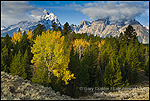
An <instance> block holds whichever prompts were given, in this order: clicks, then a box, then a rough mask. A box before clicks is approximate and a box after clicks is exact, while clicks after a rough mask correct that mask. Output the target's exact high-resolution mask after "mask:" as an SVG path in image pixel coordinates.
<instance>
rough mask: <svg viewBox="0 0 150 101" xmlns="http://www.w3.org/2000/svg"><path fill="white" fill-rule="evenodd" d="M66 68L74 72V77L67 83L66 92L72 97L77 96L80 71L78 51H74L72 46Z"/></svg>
mask: <svg viewBox="0 0 150 101" xmlns="http://www.w3.org/2000/svg"><path fill="white" fill-rule="evenodd" d="M68 69H69V70H70V71H71V72H72V73H74V75H75V77H76V79H72V80H71V81H70V82H69V84H68V85H67V94H68V95H70V96H72V97H77V96H78V93H79V92H78V91H79V88H78V86H77V85H78V84H79V83H80V81H79V78H80V75H79V74H80V72H81V64H80V60H79V58H78V53H77V52H76V53H75V52H74V48H73V46H72V49H71V52H70V62H69V64H68Z"/></svg>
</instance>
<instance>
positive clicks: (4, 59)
mask: <svg viewBox="0 0 150 101" xmlns="http://www.w3.org/2000/svg"><path fill="white" fill-rule="evenodd" d="M8 65H9V55H8V48H7V47H6V45H5V46H4V48H3V49H2V51H1V71H5V72H7V73H8V72H9V69H8Z"/></svg>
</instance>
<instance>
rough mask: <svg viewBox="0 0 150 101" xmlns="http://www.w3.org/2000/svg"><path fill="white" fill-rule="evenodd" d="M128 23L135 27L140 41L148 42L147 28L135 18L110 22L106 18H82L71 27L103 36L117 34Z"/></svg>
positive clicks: (77, 30) (81, 31) (76, 30)
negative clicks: (93, 19) (90, 19)
mask: <svg viewBox="0 0 150 101" xmlns="http://www.w3.org/2000/svg"><path fill="white" fill-rule="evenodd" d="M129 24H130V25H131V26H132V27H133V28H134V29H135V31H136V33H137V36H138V40H139V41H140V42H142V43H144V44H147V43H149V29H148V28H146V27H145V26H143V25H141V24H140V23H139V22H138V21H136V20H135V19H133V20H124V21H120V22H119V21H118V22H110V21H109V19H108V18H106V19H98V20H95V21H91V22H89V21H86V20H82V21H81V23H80V24H79V25H77V26H76V25H73V24H72V25H71V29H72V31H74V32H76V33H87V34H94V35H95V36H96V35H97V36H100V37H102V38H105V37H107V36H110V35H112V36H114V37H115V36H118V35H119V34H120V33H121V32H124V31H125V30H126V28H127V27H128V25H129Z"/></svg>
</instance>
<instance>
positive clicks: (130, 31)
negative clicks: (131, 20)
mask: <svg viewBox="0 0 150 101" xmlns="http://www.w3.org/2000/svg"><path fill="white" fill-rule="evenodd" d="M124 34H125V36H126V37H127V40H128V41H130V40H133V41H135V40H137V33H136V32H135V29H134V28H133V27H132V26H131V25H129V26H128V27H127V28H126V30H125V31H124Z"/></svg>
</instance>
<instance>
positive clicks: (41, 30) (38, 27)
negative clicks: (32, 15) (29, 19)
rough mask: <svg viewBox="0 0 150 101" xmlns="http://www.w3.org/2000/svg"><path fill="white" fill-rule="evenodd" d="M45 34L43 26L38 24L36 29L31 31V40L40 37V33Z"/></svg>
mask: <svg viewBox="0 0 150 101" xmlns="http://www.w3.org/2000/svg"><path fill="white" fill-rule="evenodd" d="M43 31H44V32H45V31H46V27H45V26H44V25H41V24H38V25H37V28H35V29H34V30H33V35H34V36H33V39H36V36H37V35H41V34H42V32H43Z"/></svg>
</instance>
